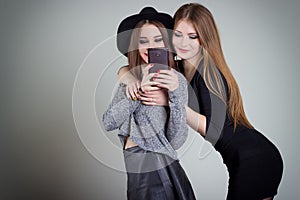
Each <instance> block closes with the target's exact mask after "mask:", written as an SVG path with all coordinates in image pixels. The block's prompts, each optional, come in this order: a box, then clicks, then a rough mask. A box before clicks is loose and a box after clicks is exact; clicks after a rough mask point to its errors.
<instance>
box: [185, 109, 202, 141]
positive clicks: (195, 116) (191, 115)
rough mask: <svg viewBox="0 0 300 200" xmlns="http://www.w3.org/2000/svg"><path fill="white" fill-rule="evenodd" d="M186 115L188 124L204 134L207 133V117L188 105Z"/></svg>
mask: <svg viewBox="0 0 300 200" xmlns="http://www.w3.org/2000/svg"><path fill="white" fill-rule="evenodd" d="M186 117H187V123H188V125H189V126H190V127H191V128H192V129H194V130H195V131H197V132H198V133H200V134H201V135H202V136H205V134H206V117H205V116H204V115H201V114H199V113H197V112H195V111H194V110H192V109H191V108H190V107H188V106H186Z"/></svg>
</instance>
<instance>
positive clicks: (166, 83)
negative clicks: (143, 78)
mask: <svg viewBox="0 0 300 200" xmlns="http://www.w3.org/2000/svg"><path fill="white" fill-rule="evenodd" d="M155 81H156V82H158V83H159V84H158V85H157V86H158V87H161V88H165V89H168V90H170V91H173V90H175V89H176V88H177V87H178V85H179V82H178V76H177V74H175V72H174V69H171V70H160V72H159V74H158V76H157V77H156V79H155Z"/></svg>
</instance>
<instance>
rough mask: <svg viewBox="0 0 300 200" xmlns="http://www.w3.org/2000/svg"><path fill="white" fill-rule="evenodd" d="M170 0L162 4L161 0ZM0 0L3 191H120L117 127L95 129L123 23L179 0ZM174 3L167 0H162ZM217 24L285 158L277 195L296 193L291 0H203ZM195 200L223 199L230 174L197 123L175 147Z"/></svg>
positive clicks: (248, 99) (295, 32)
mask: <svg viewBox="0 0 300 200" xmlns="http://www.w3.org/2000/svg"><path fill="white" fill-rule="evenodd" d="M168 2H169V3H168ZM168 2H167V1H149V0H147V1H146V0H135V1H115V0H110V1H103V2H102V1H56V0H55V1H28V0H27V1H15V0H10V1H1V3H0V13H1V14H0V15H1V28H0V33H1V37H0V38H1V39H0V41H1V59H0V63H1V75H0V77H1V79H0V81H1V114H2V117H1V126H0V127H1V130H0V131H1V139H0V140H1V149H2V150H1V154H0V155H1V172H0V174H1V188H3V191H4V192H1V193H0V195H1V197H0V199H5V200H9V199H64V200H65V199H70V200H71V199H72V200H75V199H79V200H81V199H85V200H92V199H105V200H106V199H108V200H110V199H120V200H122V199H126V174H125V173H124V163H123V157H122V151H121V149H120V143H119V141H118V138H117V136H116V133H117V132H116V131H114V132H111V133H107V132H105V131H103V129H102V125H101V123H100V121H101V116H102V114H103V112H104V111H105V109H106V108H107V106H108V103H109V101H110V98H111V95H112V90H113V89H114V87H115V84H116V80H117V75H116V73H117V70H118V68H119V67H120V66H121V65H124V64H125V63H126V59H125V57H123V56H122V55H120V53H119V52H118V51H117V49H116V46H115V34H116V29H117V26H118V24H119V22H120V21H121V20H122V19H124V18H125V17H126V16H128V15H131V14H133V13H138V12H139V11H140V10H141V8H142V7H144V6H146V5H151V6H154V7H156V8H157V9H158V10H160V11H164V12H168V13H170V14H171V15H173V14H174V13H175V11H176V9H177V8H179V7H180V6H181V5H182V4H184V3H186V1H168ZM170 2H172V3H170ZM199 3H202V4H204V5H205V6H207V7H208V8H209V9H210V10H211V12H212V13H213V15H214V16H215V20H216V22H217V25H218V27H219V31H220V34H221V39H222V45H223V49H224V53H225V57H226V59H227V61H228V64H229V66H230V67H231V69H232V72H233V74H234V75H235V77H236V79H237V82H238V83H239V86H240V89H241V93H242V96H243V100H244V104H245V109H246V112H247V115H248V117H249V119H250V121H251V122H252V123H253V125H254V126H255V127H256V128H257V129H258V130H260V131H261V132H263V133H264V134H265V135H266V136H267V137H268V138H269V139H270V140H272V141H273V142H274V143H275V144H276V145H277V147H278V148H279V149H280V151H281V153H282V156H283V159H284V164H285V165H284V175H283V180H282V183H281V185H280V188H279V194H278V196H277V197H276V199H281V200H288V199H297V197H298V196H299V195H300V192H299V189H298V186H299V185H300V181H299V180H300V179H299V178H300V177H299V172H298V171H299V170H298V169H299V168H300V160H299V155H298V152H299V145H298V144H299V140H300V136H299V131H298V124H299V118H298V113H299V111H300V110H299V106H298V103H297V102H299V99H298V98H299V88H298V87H299V86H298V85H299V79H298V74H299V72H300V70H299V69H298V68H299V63H298V58H299V56H300V54H299V53H300V48H299V45H300V40H299V35H300V28H299V27H300V24H299V17H300V15H299V12H298V9H299V7H300V4H299V1H296V0H295V1H293V0H288V1H274V0H263V1H237V0H236V1H234V0H227V1H212V0H206V1H204V0H203V1H199ZM179 156H180V160H181V164H182V165H183V167H184V169H185V171H186V173H187V175H188V177H189V178H190V180H191V183H192V186H193V188H194V190H195V193H196V195H197V197H198V199H205V200H210V199H212V200H219V199H225V196H226V190H227V182H228V174H227V171H226V168H225V166H224V165H223V163H222V159H221V157H220V155H219V154H218V153H216V152H215V151H214V150H213V149H212V146H211V145H210V144H209V143H207V142H205V141H204V140H203V139H202V138H201V137H199V135H197V134H196V133H195V132H194V131H192V130H189V138H188V141H187V142H186V144H185V145H184V147H183V148H181V149H180V150H179Z"/></svg>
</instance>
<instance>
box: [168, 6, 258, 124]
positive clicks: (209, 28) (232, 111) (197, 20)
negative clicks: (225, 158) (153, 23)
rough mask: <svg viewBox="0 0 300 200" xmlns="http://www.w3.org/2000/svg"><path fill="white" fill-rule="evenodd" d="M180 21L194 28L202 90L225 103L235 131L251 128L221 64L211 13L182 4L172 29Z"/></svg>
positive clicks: (227, 73)
mask: <svg viewBox="0 0 300 200" xmlns="http://www.w3.org/2000/svg"><path fill="white" fill-rule="evenodd" d="M183 19H184V20H187V21H188V22H190V23H191V24H192V25H193V26H194V28H195V30H196V31H197V34H198V36H199V41H200V44H201V45H202V47H203V51H202V52H203V61H204V68H203V79H204V82H205V84H206V86H207V87H208V89H209V90H210V91H211V92H212V93H213V94H215V95H217V96H218V97H219V98H221V99H222V100H223V101H225V102H226V105H227V113H228V115H229V117H230V118H231V119H232V120H233V122H234V127H235V128H236V126H237V124H241V125H244V126H246V127H248V128H253V127H252V125H251V123H250V122H249V121H248V119H247V117H246V114H245V111H244V107H243V101H242V97H241V94H240V90H239V87H238V85H237V82H236V81H235V79H234V77H233V75H232V73H231V71H230V69H229V67H228V65H227V63H226V61H225V58H224V54H223V51H222V47H221V42H220V36H219V33H218V30H217V26H216V23H215V21H214V18H213V16H212V14H211V12H210V11H209V10H208V9H207V8H206V7H204V6H202V5H200V4H197V3H190V4H185V5H183V6H181V7H180V8H179V9H178V10H177V11H176V13H175V15H174V20H175V23H174V24H175V26H174V28H176V26H177V25H178V23H179V22H180V21H181V20H183ZM218 69H219V70H220V72H221V73H222V74H223V75H224V77H225V79H226V82H227V85H228V94H227V95H228V97H227V98H226V94H224V90H223V89H222V77H221V76H220V74H219V73H218ZM213 80H214V81H213Z"/></svg>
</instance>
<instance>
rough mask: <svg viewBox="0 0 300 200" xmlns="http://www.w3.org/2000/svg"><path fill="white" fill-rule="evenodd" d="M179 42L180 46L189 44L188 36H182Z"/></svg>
mask: <svg viewBox="0 0 300 200" xmlns="http://www.w3.org/2000/svg"><path fill="white" fill-rule="evenodd" d="M180 43H181V46H186V45H188V44H189V41H188V38H187V37H182V38H181V41H180Z"/></svg>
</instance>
